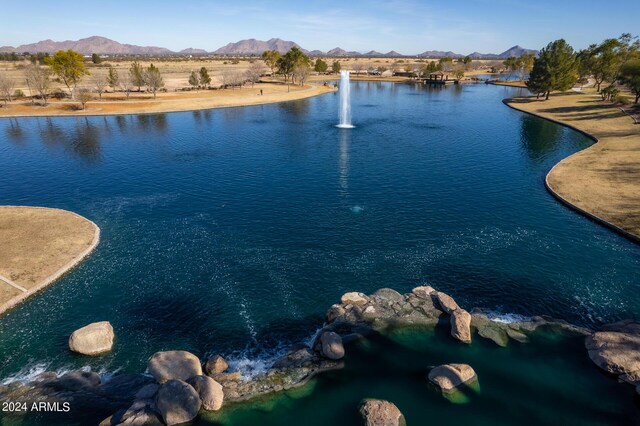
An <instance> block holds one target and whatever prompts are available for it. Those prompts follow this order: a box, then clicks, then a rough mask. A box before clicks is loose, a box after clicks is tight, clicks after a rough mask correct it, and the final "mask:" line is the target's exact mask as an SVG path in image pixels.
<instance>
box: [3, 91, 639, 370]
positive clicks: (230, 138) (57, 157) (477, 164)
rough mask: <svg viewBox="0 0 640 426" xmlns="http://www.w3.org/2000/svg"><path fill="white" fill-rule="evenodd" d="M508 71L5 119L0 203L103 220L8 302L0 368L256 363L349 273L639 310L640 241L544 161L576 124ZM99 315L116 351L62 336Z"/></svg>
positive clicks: (532, 309)
mask: <svg viewBox="0 0 640 426" xmlns="http://www.w3.org/2000/svg"><path fill="white" fill-rule="evenodd" d="M518 92H519V90H518V89H513V88H505V87H496V86H487V85H467V86H462V87H459V86H456V87H447V88H439V89H431V90H430V89H426V88H423V87H414V86H411V85H402V84H396V85H394V84H385V83H364V82H362V83H354V84H353V86H352V91H351V93H352V111H353V116H354V121H355V124H356V126H357V127H356V128H355V129H353V130H341V129H337V128H335V127H334V124H335V123H336V121H337V116H338V113H337V107H338V96H337V94H328V95H323V96H320V97H316V98H312V99H307V100H302V101H296V102H289V103H282V104H274V105H264V106H253V107H245V108H230V109H219V110H209V111H197V112H186V113H171V114H159V115H139V116H135V115H134V116H119V117H87V118H84V117H83V118H79V117H78V118H75V117H74V118H32V119H23V118H20V119H11V120H8V119H3V120H0V170H2V174H1V177H0V204H11V205H37V206H49V207H58V208H62V209H68V210H72V211H74V212H77V213H79V214H81V215H83V216H85V217H87V218H89V219H91V220H93V221H94V222H96V223H97V224H98V225H99V226H100V228H101V229H102V241H101V243H100V245H99V246H98V249H97V250H96V252H95V253H94V254H93V255H92V256H91V257H90V258H88V260H86V261H85V262H84V263H83V264H82V265H81V266H79V267H78V268H77V269H75V270H73V271H72V272H71V273H69V274H68V275H67V276H66V277H64V278H63V279H62V280H60V281H59V282H58V283H56V284H55V285H53V286H51V287H50V288H48V289H46V290H45V291H43V292H41V293H39V294H38V295H36V296H35V297H33V298H31V299H30V300H29V301H28V302H26V303H24V304H22V305H21V306H20V307H18V308H16V309H14V310H12V311H11V312H9V313H8V314H6V315H4V316H3V317H2V318H0V355H1V356H0V377H7V376H10V375H13V374H16V373H19V372H21V374H24V373H26V372H27V371H28V370H29V369H34V370H38V369H43V368H48V369H54V370H59V369H63V368H70V367H78V366H82V365H85V364H89V365H91V366H92V367H93V368H94V369H97V370H105V371H115V370H121V371H143V370H144V368H145V365H146V360H147V358H148V357H149V356H150V355H151V354H153V353H154V352H156V351H158V350H164V349H185V350H190V351H192V352H194V353H196V354H198V355H200V356H204V355H205V354H207V353H209V352H211V353H214V352H215V353H222V354H225V355H229V356H231V357H232V358H234V359H237V360H240V359H242V358H243V357H245V356H248V357H249V358H250V359H252V360H255V359H257V358H258V357H259V356H260V355H264V354H269V353H272V352H273V351H274V350H276V349H277V348H281V347H282V346H283V345H286V344H287V343H290V342H293V341H296V340H298V339H301V338H306V337H309V336H311V335H312V334H313V332H314V331H315V330H316V329H317V328H318V327H320V326H321V325H322V322H323V315H324V313H325V312H326V310H327V308H328V307H329V306H330V305H331V304H332V303H335V302H336V301H337V300H339V297H340V295H341V294H343V293H344V292H346V291H354V290H357V291H362V292H372V291H373V290H375V289H378V288H380V287H392V288H395V289H397V290H399V291H401V292H405V291H408V290H410V289H411V288H412V287H414V286H416V285H420V284H424V283H429V284H431V285H433V286H434V287H436V288H437V289H440V290H442V291H445V292H447V293H450V294H451V295H453V296H454V297H455V298H456V299H457V300H458V301H459V303H461V304H462V305H463V306H465V307H467V308H471V307H474V306H477V307H482V308H486V309H489V310H494V311H496V312H500V313H504V314H507V313H512V314H519V315H537V314H548V315H551V316H554V317H558V318H562V319H566V320H568V321H571V322H575V323H578V324H582V325H586V326H596V325H598V324H601V323H603V322H609V321H614V320H617V319H621V318H627V317H632V318H636V319H637V318H638V317H639V313H640V291H639V290H640V280H639V279H638V277H640V248H639V247H638V246H636V245H634V244H632V243H631V242H629V241H627V240H625V239H623V238H621V237H620V236H618V235H616V234H615V233H613V232H611V231H610V230H608V229H605V228H603V227H602V226H600V225H597V224H595V223H593V222H591V221H589V220H587V219H586V218H584V217H582V216H580V215H578V214H576V213H575V212H573V211H570V210H568V209H567V208H566V207H563V206H562V205H561V204H559V203H558V202H557V201H556V200H555V199H554V198H552V197H551V196H550V195H549V194H548V193H547V192H546V190H545V188H544V185H543V179H544V176H545V175H546V173H547V172H548V171H549V169H550V168H551V167H552V166H553V165H554V164H556V163H557V162H558V161H559V160H560V159H562V158H564V157H566V156H568V155H570V154H571V153H574V152H576V151H578V150H580V149H583V148H586V147H587V146H589V144H590V143H591V142H590V141H589V140H588V139H587V138H585V137H584V136H582V135H580V134H578V133H576V132H573V131H571V130H568V129H565V128H562V127H560V126H558V125H555V124H552V123H549V122H545V121H543V120H540V119H537V118H533V117H530V116H527V115H524V114H522V113H519V112H516V111H513V110H511V109H509V108H507V107H506V106H504V105H503V104H502V103H501V100H502V99H503V98H505V97H509V96H513V95H517V94H518ZM100 320H109V321H111V323H112V324H113V326H114V328H115V330H116V333H117V336H118V341H117V344H116V346H115V350H114V351H113V353H112V354H110V355H108V356H105V357H100V358H97V359H87V358H84V357H77V356H74V355H72V354H70V353H69V352H68V350H67V339H68V336H69V334H70V333H71V332H72V331H73V330H74V329H76V328H78V327H80V326H83V325H86V324H87V323H90V322H93V321H100Z"/></svg>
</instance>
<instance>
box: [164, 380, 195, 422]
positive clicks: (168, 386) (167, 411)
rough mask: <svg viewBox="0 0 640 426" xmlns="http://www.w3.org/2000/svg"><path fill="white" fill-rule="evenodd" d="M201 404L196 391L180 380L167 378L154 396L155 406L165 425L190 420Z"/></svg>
mask: <svg viewBox="0 0 640 426" xmlns="http://www.w3.org/2000/svg"><path fill="white" fill-rule="evenodd" d="M201 405H202V402H201V401H200V397H199V396H198V392H196V390H195V389H194V388H193V387H191V386H190V385H189V384H188V383H185V382H184V381H182V380H175V379H172V380H168V381H167V382H165V383H164V384H163V385H162V386H160V389H159V390H158V395H157V396H156V406H157V407H158V411H159V412H160V415H161V416H162V419H163V420H164V422H165V423H166V424H167V425H177V424H180V423H186V422H190V421H191V420H193V419H194V418H195V417H196V416H197V415H198V411H200V407H201Z"/></svg>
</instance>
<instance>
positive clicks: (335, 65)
mask: <svg viewBox="0 0 640 426" xmlns="http://www.w3.org/2000/svg"><path fill="white" fill-rule="evenodd" d="M341 69H342V65H340V62H338V61H333V64H331V71H333V72H334V73H336V74H337V73H339V72H340V70H341Z"/></svg>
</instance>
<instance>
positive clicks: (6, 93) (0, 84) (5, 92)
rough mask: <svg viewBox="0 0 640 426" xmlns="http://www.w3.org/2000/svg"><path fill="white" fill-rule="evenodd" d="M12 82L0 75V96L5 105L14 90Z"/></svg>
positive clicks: (9, 100)
mask: <svg viewBox="0 0 640 426" xmlns="http://www.w3.org/2000/svg"><path fill="white" fill-rule="evenodd" d="M13 86H14V84H13V80H12V79H10V78H9V77H8V76H6V75H5V74H0V96H1V97H2V100H3V101H4V103H5V105H6V104H7V102H11V95H12V93H13V89H14V87H13Z"/></svg>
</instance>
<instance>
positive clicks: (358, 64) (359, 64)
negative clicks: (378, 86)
mask: <svg viewBox="0 0 640 426" xmlns="http://www.w3.org/2000/svg"><path fill="white" fill-rule="evenodd" d="M352 69H353V71H354V72H355V73H356V75H360V73H361V72H362V70H363V69H364V64H363V63H362V62H356V63H354V64H353V67H352Z"/></svg>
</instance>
